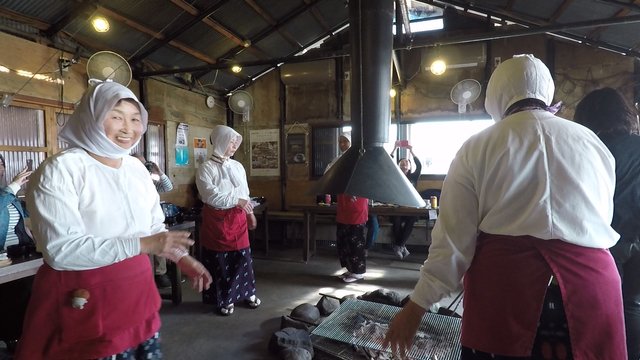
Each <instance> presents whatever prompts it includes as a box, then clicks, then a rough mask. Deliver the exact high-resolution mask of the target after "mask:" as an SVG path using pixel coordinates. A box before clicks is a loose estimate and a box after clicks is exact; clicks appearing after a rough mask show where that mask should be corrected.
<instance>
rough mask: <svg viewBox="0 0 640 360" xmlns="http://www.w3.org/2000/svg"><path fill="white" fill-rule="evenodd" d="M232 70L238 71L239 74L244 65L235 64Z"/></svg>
mask: <svg viewBox="0 0 640 360" xmlns="http://www.w3.org/2000/svg"><path fill="white" fill-rule="evenodd" d="M231 71H233V72H234V73H236V74H237V73H239V72H240V71H242V66H240V65H233V66H232V67H231Z"/></svg>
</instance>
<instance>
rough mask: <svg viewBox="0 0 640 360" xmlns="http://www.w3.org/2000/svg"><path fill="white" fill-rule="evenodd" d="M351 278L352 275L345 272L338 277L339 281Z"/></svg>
mask: <svg viewBox="0 0 640 360" xmlns="http://www.w3.org/2000/svg"><path fill="white" fill-rule="evenodd" d="M349 276H351V273H350V272H348V271H345V272H343V273H342V274H340V275H338V279H344V278H347V277H349Z"/></svg>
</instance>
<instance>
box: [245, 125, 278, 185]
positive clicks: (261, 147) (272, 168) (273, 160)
mask: <svg viewBox="0 0 640 360" xmlns="http://www.w3.org/2000/svg"><path fill="white" fill-rule="evenodd" d="M249 138H250V140H251V176H280V131H279V130H278V129H265V130H251V132H250V133H249Z"/></svg>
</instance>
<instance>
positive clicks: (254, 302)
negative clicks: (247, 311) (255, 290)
mask: <svg viewBox="0 0 640 360" xmlns="http://www.w3.org/2000/svg"><path fill="white" fill-rule="evenodd" d="M261 303H262V301H260V299H258V297H257V296H255V295H251V297H250V298H249V299H247V306H249V307H250V308H252V309H255V308H257V307H258V306H260V304H261Z"/></svg>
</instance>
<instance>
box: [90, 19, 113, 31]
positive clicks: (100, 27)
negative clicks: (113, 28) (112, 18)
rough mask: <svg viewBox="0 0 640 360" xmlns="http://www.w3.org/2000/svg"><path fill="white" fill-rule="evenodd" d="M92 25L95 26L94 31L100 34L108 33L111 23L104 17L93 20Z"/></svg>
mask: <svg viewBox="0 0 640 360" xmlns="http://www.w3.org/2000/svg"><path fill="white" fill-rule="evenodd" d="M91 25H93V29H94V30H95V31H97V32H99V33H103V32H107V31H109V28H110V25H109V21H108V20H107V19H105V18H104V17H102V16H96V17H94V18H93V19H91Z"/></svg>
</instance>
